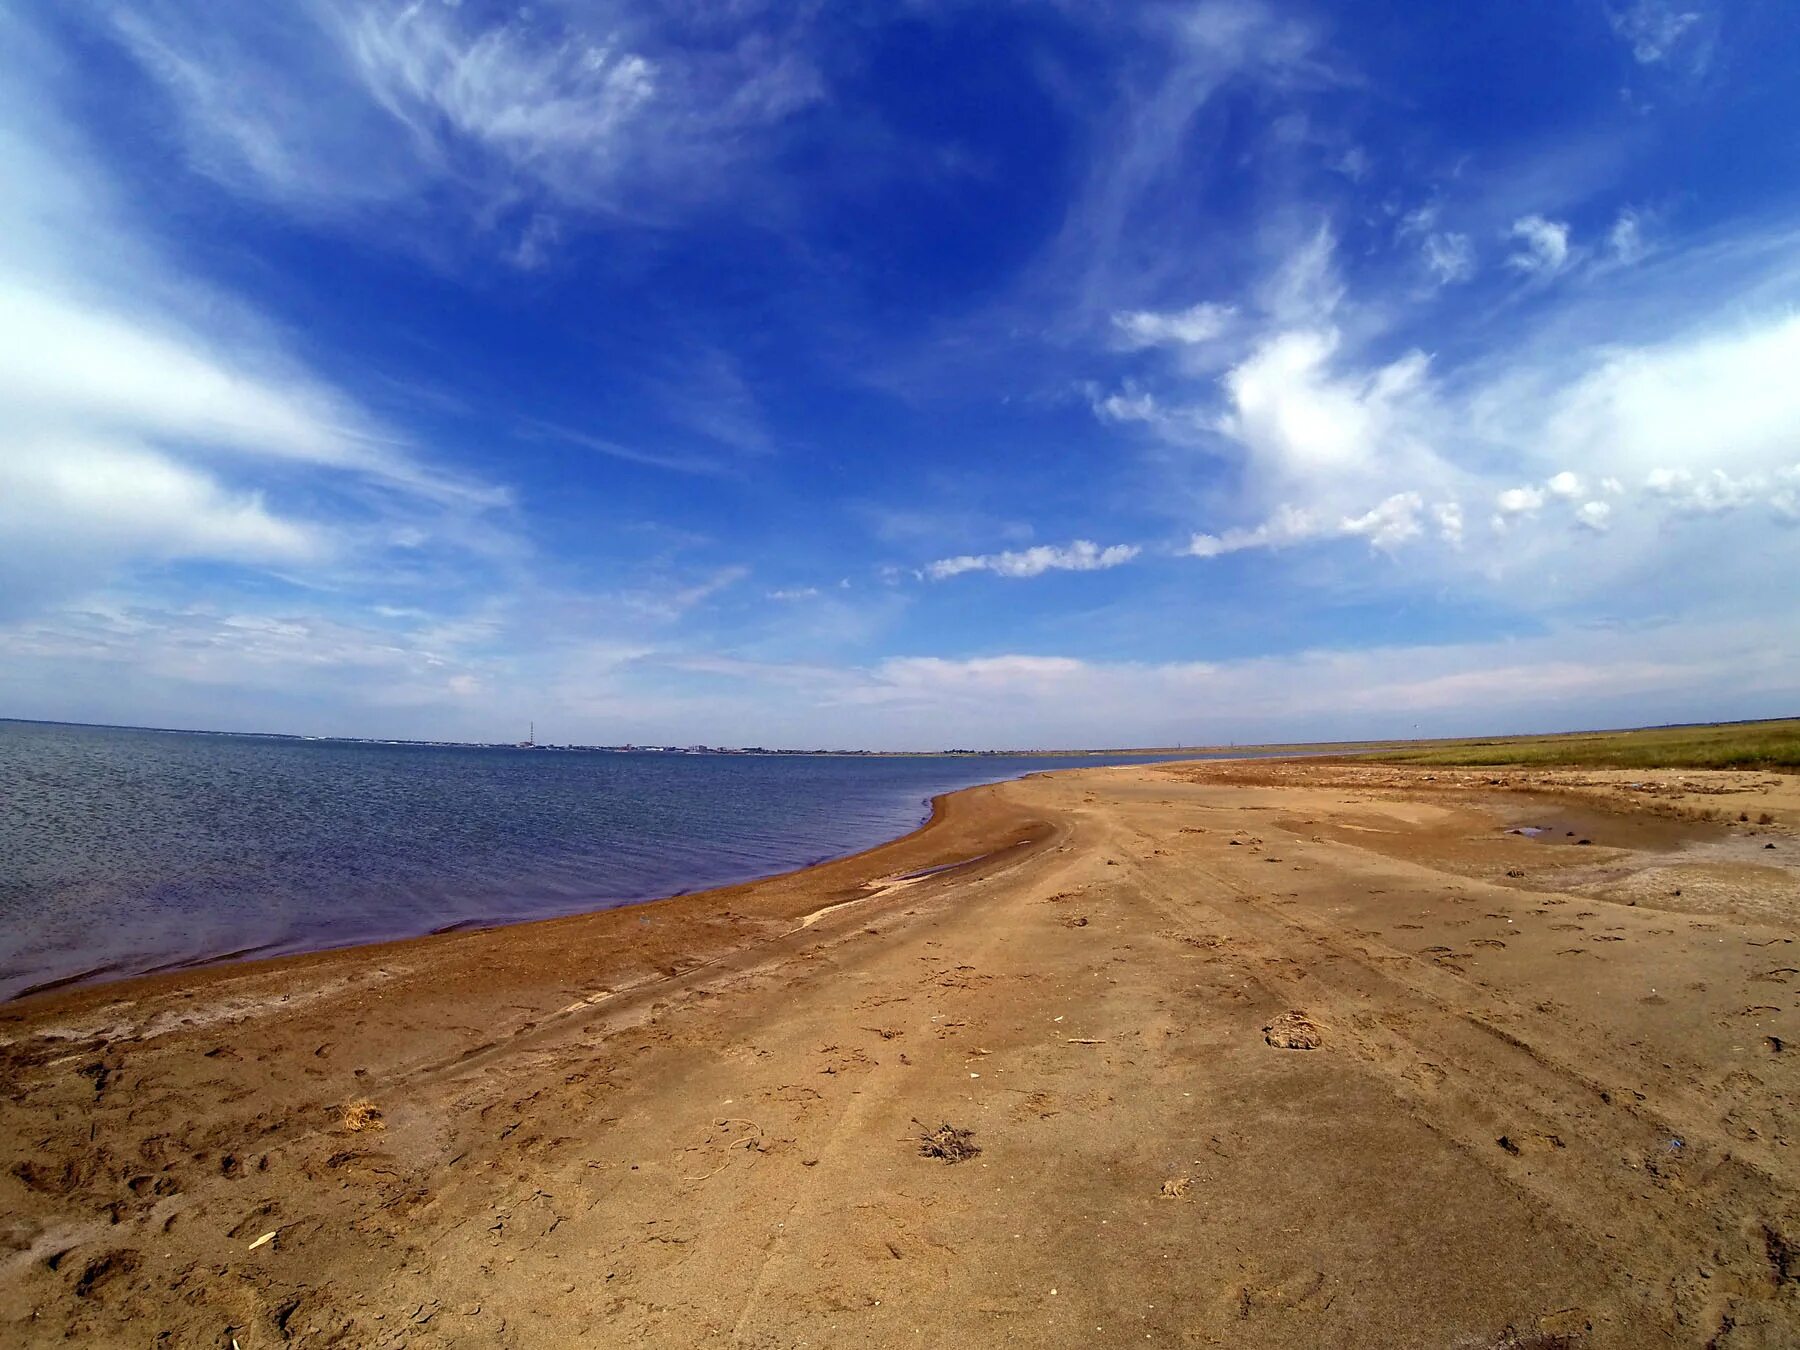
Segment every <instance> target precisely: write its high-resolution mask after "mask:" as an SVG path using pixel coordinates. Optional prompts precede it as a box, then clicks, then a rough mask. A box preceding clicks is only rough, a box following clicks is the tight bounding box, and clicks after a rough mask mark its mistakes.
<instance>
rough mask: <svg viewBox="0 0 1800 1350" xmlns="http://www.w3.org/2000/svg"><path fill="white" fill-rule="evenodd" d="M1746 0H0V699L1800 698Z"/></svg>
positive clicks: (186, 710)
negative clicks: (828, 0)
mask: <svg viewBox="0 0 1800 1350" xmlns="http://www.w3.org/2000/svg"><path fill="white" fill-rule="evenodd" d="M1796 69H1800V20H1797V19H1796V17H1795V15H1794V13H1793V10H1792V7H1791V5H1789V4H1787V3H1786V0H1735V2H1732V3H1726V2H1724V0H1549V2H1546V3H1532V4H1505V5H1476V6H1462V5H1454V6H1450V5H1442V4H1438V3H1427V2H1425V0H1417V2H1406V0H1382V2H1381V3H1351V2H1349V0H1341V2H1340V3H1316V4H1308V3H1292V4H1290V3H1283V4H1270V3H1262V2H1261V0H1200V2H1199V3H1168V4H1162V3H1152V2H1150V0H1144V2H1143V3H1131V4H1118V5H1108V4H1101V3H1083V2H1082V0H1062V2H1060V3H1058V2H1057V0H1040V2H1038V3H1029V2H1027V0H1018V2H1017V3H1007V2H1004V0H990V2H989V3H983V4H976V3H957V2H956V0H914V2H913V3H891V4H885V5H882V4H860V3H836V4H822V3H804V2H800V3H796V2H795V0H786V2H784V3H768V4H763V3H759V2H758V0H737V3H733V4H729V5H721V4H702V3H697V2H695V0H661V2H660V3H656V4H635V3H628V2H626V0H619V2H618V3H613V2H612V0H539V2H538V3H533V4H530V5H527V6H522V7H521V6H517V5H495V4H489V3H485V0H460V3H457V2H455V0H408V3H390V2H389V0H362V2H361V3H353V2H351V0H291V2H290V3H286V4H282V5H244V4H240V3H235V0H216V2H215V0H129V3H111V2H110V0H82V3H78V4H68V3H61V2H60V0H22V2H21V3H18V4H13V5H9V6H5V7H4V8H0V182H4V184H5V190H4V192H0V715H6V716H15V717H33V718H48V719H60V720H77V721H98V722H112V723H128V724H139V725H157V726H173V727H195V728H211V729H234V730H263V731H286V732H297V733H304V734H314V735H355V736H376V737H419V738H427V739H465V738H466V739H476V740H513V739H518V738H520V737H522V736H523V735H524V733H525V731H526V728H527V724H528V723H529V722H535V723H536V726H537V734H538V738H539V740H541V741H551V742H575V743H600V744H617V743H627V742H634V743H652V744H661V743H681V744H689V743H696V742H704V743H709V744H727V745H750V744H756V745H767V746H786V747H811V746H826V747H833V748H851V747H865V748H876V749H903V748H932V747H939V746H952V745H953V746H977V747H984V748H991V747H1021V748H1028V747H1076V746H1123V745H1174V744H1189V745H1192V744H1197V743H1223V742H1231V741H1236V742H1240V743H1243V742H1250V741H1257V740H1270V739H1280V740H1287V739H1296V740H1298V739H1333V738H1356V737H1365V736H1395V735H1415V734H1417V735H1463V734H1481V733H1493V732H1508V731H1527V730H1554V729H1565V728H1577V727H1592V726H1617V725H1634V724H1645V723H1655V722H1670V721H1685V720H1700V719H1715V718H1737V717H1758V716H1774V715H1780V714H1792V713H1795V712H1797V711H1800V82H1796V81H1795V80H1794V79H1793V78H1792V73H1793V71H1794V70H1796Z"/></svg>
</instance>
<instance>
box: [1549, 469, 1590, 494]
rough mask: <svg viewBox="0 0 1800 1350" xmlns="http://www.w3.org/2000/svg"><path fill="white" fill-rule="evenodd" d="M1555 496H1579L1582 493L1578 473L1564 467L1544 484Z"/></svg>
mask: <svg viewBox="0 0 1800 1350" xmlns="http://www.w3.org/2000/svg"><path fill="white" fill-rule="evenodd" d="M1544 487H1545V488H1546V489H1548V490H1549V492H1550V495H1551V496H1553V497H1564V498H1568V497H1579V496H1580V495H1581V479H1580V477H1579V476H1578V475H1576V474H1573V473H1571V472H1569V470H1567V469H1564V470H1563V471H1562V472H1561V473H1559V474H1556V475H1554V476H1553V477H1552V478H1551V479H1550V481H1549V482H1547V483H1545V484H1544Z"/></svg>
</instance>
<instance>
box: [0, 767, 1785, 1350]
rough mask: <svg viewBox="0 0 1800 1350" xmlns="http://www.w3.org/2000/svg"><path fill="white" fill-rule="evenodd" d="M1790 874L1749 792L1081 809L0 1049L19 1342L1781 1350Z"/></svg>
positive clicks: (387, 948) (1024, 791)
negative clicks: (1693, 1349)
mask: <svg viewBox="0 0 1800 1350" xmlns="http://www.w3.org/2000/svg"><path fill="white" fill-rule="evenodd" d="M1765 817H1766V819H1765ZM1796 827H1800V780H1796V779H1795V778H1792V777H1780V776H1770V775H1762V774H1755V773H1735V772H1734V773H1700V772H1666V771H1665V772H1657V773H1606V772H1593V773H1578V772H1568V771H1564V772H1540V771H1531V772H1529V773H1522V772H1519V771H1500V770H1494V771H1483V770H1460V769H1459V770H1444V769H1438V770H1423V769H1399V768H1387V767H1368V766H1355V765H1346V764H1333V763H1326V762H1319V761H1305V762H1302V761H1291V762H1254V763H1253V762H1248V761H1244V762H1238V763H1215V764H1190V765H1159V766H1131V767H1124V768H1106V769H1083V770H1075V771H1066V772H1059V773H1054V774H1046V775H1038V776H1034V777H1031V778H1028V779H1024V780H1021V781H1019V782H1015V783H1009V784H1002V785H998V786H995V787H988V788H978V789H972V790H970V791H968V792H963V793H957V794H953V795H952V796H950V797H947V798H944V799H942V800H941V801H940V802H939V803H938V804H937V808H936V810H935V812H934V815H933V819H932V820H931V822H930V823H929V824H927V825H926V826H925V827H924V828H923V829H921V830H920V831H918V832H917V833H915V834H913V835H910V836H908V837H907V838H905V839H903V840H900V841H897V842H895V843H893V844H890V845H887V846H884V847H882V848H879V849H876V850H873V851H871V852H869V853H865V854H862V855H859V856H857V857H855V858H850V859H844V860H840V861H838V862H834V863H831V864H828V865H825V866H823V867H819V868H814V869H809V870H807V871H803V872H798V873H794V874H791V875H789V876H784V877H778V878H774V879H772V880H769V881H765V882H759V883H755V884H752V885H748V886H738V887H731V888H727V889H724V890H718V891H711V892H706V893H702V894H696V895H690V896H683V897H679V898H676V899H673V900H667V901H661V902H657V903H655V904H651V905H644V906H637V907H633V908H629V909H622V910H614V911H609V912H605V913H600V914H594V915H587V916H581V917H577V918H572V919H558V920H552V921H548V922H543V923H535V924H526V925H520V926H517V927H512V928H505V929H497V930H492V931H482V932H459V933H452V934H447V935H444V936H440V937H435V938H426V939H420V940H416V941H410V942H402V943H393V944H386V945H382V946H377V947H367V948H358V949H353V950H348V951H339V952H327V953H320V954H316V955H312V956H304V957H296V958H289V959H283V960H278V961H270V962H263V963H249V964H243V965H235V966H225V967H219V968H214V969H208V970H202V971H197V972H187V973H185V974H180V975H171V976H164V977H158V978H154V979H146V980H138V981H131V982H127V983H122V984H117V985H111V986H103V987H99V988H91V989H80V990H75V991H68V992H63V993H57V994H50V995H45V996H41V997H38V998H33V999H27V1000H23V1001H21V1002H18V1003H14V1004H9V1005H6V1006H5V1007H0V1063H3V1064H4V1076H3V1078H0V1085H3V1086H0V1093H3V1100H4V1103H5V1105H4V1109H3V1110H0V1137H3V1139H4V1151H5V1155H6V1157H5V1171H4V1174H3V1175H0V1215H3V1216H4V1217H0V1342H4V1343H6V1344H9V1345H24V1346H36V1345H51V1344H59V1345H60V1344H68V1343H71V1342H73V1343H78V1344H85V1345H131V1346H149V1345H163V1344H167V1345H181V1346H219V1347H227V1346H230V1345H231V1344H232V1343H233V1342H234V1341H235V1342H236V1344H237V1345H238V1346H240V1347H242V1350H252V1347H265V1346H275V1345H285V1344H292V1345H301V1346H306V1345H312V1346H345V1347H362V1346H389V1345H391V1346H402V1345H405V1346H419V1347H427V1346H471V1347H473V1346H520V1347H535V1346H564V1345H569V1346H575V1345H581V1346H612V1345H618V1346H626V1345H631V1346H637V1345H649V1346H692V1345H702V1344H718V1345H741V1346H757V1347H778V1346H779V1347H787V1346H801V1345H813V1346H834V1347H835V1346H889V1345H902V1344H904V1345H925V1346H949V1345H962V1346H967V1345H1000V1344H1004V1345H1017V1346H1066V1345H1121V1346H1122V1345H1132V1346H1143V1345H1153V1346H1182V1347H1186V1346H1206V1345H1220V1346H1242V1347H1263V1346H1267V1347H1288V1346H1338V1347H1362V1346H1367V1347H1377V1346H1379V1347H1384V1350H1385V1348H1387V1347H1407V1346H1418V1347H1433V1348H1434V1350H1436V1348H1445V1350H1447V1348H1449V1347H1466V1348H1468V1350H1502V1348H1503V1347H1513V1348H1517V1350H1523V1348H1525V1347H1540V1348H1547V1347H1557V1346H1581V1347H1588V1346H1594V1347H1610V1346H1616V1347H1659V1346H1670V1347H1674V1346H1681V1347H1690V1346H1708V1345H1710V1346H1716V1347H1721V1348H1722V1350H1745V1348H1746V1347H1768V1346H1791V1345H1794V1344H1797V1343H1800V1158H1797V1157H1796V1152H1797V1145H1800V1070H1797V1069H1796V1064H1797V1063H1800V1058H1797V1057H1800V947H1797V946H1796V944H1795V937H1796V931H1797V928H1800V924H1797V922H1796V920H1797V919H1800V833H1797V832H1796ZM1519 831H1530V832H1529V833H1521V832H1519ZM945 864H958V865H955V866H949V867H945V866H944V865H945ZM933 869H941V870H933Z"/></svg>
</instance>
